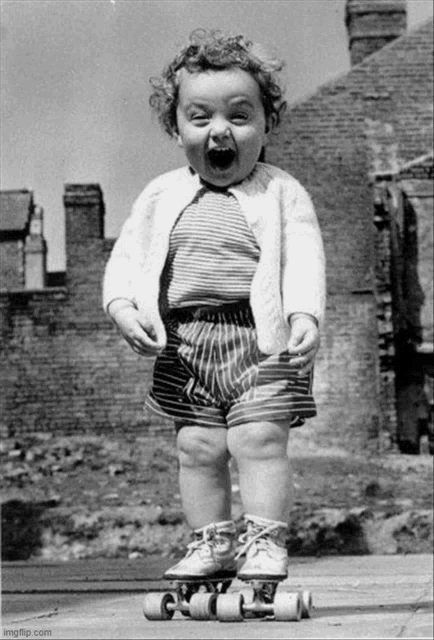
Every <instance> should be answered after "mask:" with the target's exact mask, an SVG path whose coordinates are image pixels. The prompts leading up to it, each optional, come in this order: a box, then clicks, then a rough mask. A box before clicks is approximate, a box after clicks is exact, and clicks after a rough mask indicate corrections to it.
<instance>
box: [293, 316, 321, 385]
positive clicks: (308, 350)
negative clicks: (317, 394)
mask: <svg viewBox="0 0 434 640" xmlns="http://www.w3.org/2000/svg"><path fill="white" fill-rule="evenodd" d="M290 326H291V333H290V337H289V342H288V353H289V354H290V355H293V356H294V357H293V358H291V360H290V365H291V366H292V367H294V368H295V369H298V372H297V374H298V375H299V376H304V375H306V373H308V372H309V371H310V370H311V369H312V367H313V363H314V361H315V356H316V353H317V351H318V349H319V345H320V334H319V329H318V327H317V325H316V323H315V321H314V319H313V317H312V316H309V315H307V314H302V313H297V314H294V315H293V316H291V318H290Z"/></svg>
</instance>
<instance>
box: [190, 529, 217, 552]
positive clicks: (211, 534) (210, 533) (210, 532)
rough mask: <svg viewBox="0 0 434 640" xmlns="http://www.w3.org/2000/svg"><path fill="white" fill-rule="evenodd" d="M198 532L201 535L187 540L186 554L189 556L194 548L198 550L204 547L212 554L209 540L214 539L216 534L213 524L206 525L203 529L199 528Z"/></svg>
mask: <svg viewBox="0 0 434 640" xmlns="http://www.w3.org/2000/svg"><path fill="white" fill-rule="evenodd" d="M198 532H201V533H202V537H201V538H198V539H197V540H193V541H192V542H189V544H188V545H187V550H188V551H187V556H191V554H192V553H193V552H194V551H196V550H198V551H199V552H200V550H201V549H203V550H204V549H205V548H206V549H207V550H208V551H209V552H210V553H211V554H212V545H211V544H210V542H211V541H212V540H214V539H215V537H216V534H217V529H216V527H215V525H214V524H211V525H208V526H207V527H204V528H203V529H199V530H198Z"/></svg>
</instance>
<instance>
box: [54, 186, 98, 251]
mask: <svg viewBox="0 0 434 640" xmlns="http://www.w3.org/2000/svg"><path fill="white" fill-rule="evenodd" d="M63 202H64V205H65V214H66V221H65V222H66V242H67V244H70V243H71V244H73V243H82V242H86V241H92V240H95V239H101V238H104V215H105V207H104V201H103V195H102V191H101V187H100V186H99V184H66V185H65V195H64V196H63Z"/></svg>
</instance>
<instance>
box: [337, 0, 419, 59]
mask: <svg viewBox="0 0 434 640" xmlns="http://www.w3.org/2000/svg"><path fill="white" fill-rule="evenodd" d="M345 24H346V27H347V32H348V42H349V49H350V59H351V65H352V66H354V65H356V64H359V62H362V60H364V58H366V57H367V56H370V55H371V54H372V53H375V52H376V51H378V50H379V49H381V48H382V47H384V46H385V45H386V44H388V43H389V42H391V41H392V40H395V38H399V36H401V35H403V34H404V33H405V31H406V28H407V0H347V5H346V15H345Z"/></svg>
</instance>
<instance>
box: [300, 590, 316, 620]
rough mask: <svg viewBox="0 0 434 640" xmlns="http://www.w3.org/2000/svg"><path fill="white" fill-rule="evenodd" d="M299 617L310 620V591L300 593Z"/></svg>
mask: <svg viewBox="0 0 434 640" xmlns="http://www.w3.org/2000/svg"><path fill="white" fill-rule="evenodd" d="M300 598H301V617H302V618H310V617H311V615H312V609H313V600H312V593H311V592H310V591H300Z"/></svg>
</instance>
